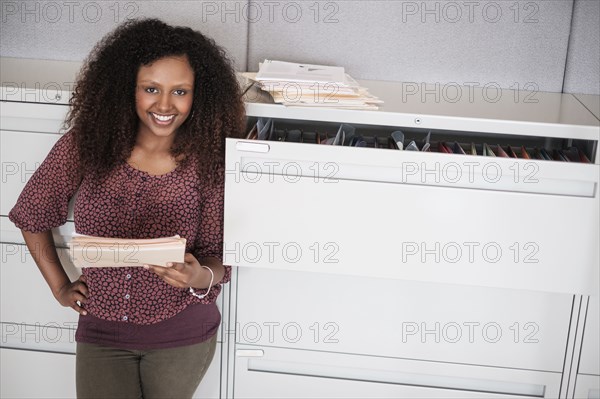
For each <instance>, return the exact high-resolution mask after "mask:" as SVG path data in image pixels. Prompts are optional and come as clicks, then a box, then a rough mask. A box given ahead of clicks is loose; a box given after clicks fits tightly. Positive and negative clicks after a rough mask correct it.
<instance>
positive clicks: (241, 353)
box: [235, 349, 265, 357]
mask: <svg viewBox="0 0 600 399" xmlns="http://www.w3.org/2000/svg"><path fill="white" fill-rule="evenodd" d="M264 355H265V351H264V350H262V349H238V350H236V351H235V356H236V357H263V356H264Z"/></svg>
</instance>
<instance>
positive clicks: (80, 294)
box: [55, 276, 88, 316]
mask: <svg viewBox="0 0 600 399" xmlns="http://www.w3.org/2000/svg"><path fill="white" fill-rule="evenodd" d="M55 296H56V299H57V300H58V302H60V304H61V305H63V306H66V307H70V308H73V309H75V311H77V312H78V313H80V314H82V315H84V316H85V315H87V312H86V310H85V309H84V308H83V307H82V304H84V303H85V302H86V300H87V296H88V288H87V285H86V284H85V276H80V277H79V278H78V279H77V280H75V281H73V282H72V283H71V282H69V283H67V284H65V285H63V286H62V287H61V288H60V289H59V290H58V292H57V293H56V295H55Z"/></svg>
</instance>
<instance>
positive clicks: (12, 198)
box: [0, 130, 60, 216]
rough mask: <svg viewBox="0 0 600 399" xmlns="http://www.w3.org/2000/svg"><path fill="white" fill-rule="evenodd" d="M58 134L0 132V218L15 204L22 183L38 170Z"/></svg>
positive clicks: (58, 136) (22, 185)
mask: <svg viewBox="0 0 600 399" xmlns="http://www.w3.org/2000/svg"><path fill="white" fill-rule="evenodd" d="M59 138H60V135H59V134H47V133H31V132H22V131H9V130H1V131H0V144H1V150H0V153H1V155H2V181H1V183H0V186H1V187H2V199H1V202H0V214H1V215H4V216H6V215H8V212H10V210H11V209H12V207H13V206H14V205H15V203H16V202H17V199H18V198H19V195H20V194H21V191H23V187H24V186H25V183H27V181H28V180H29V178H30V177H31V176H32V175H33V173H34V172H35V170H36V169H37V168H38V167H39V166H40V164H41V163H42V161H43V160H44V159H45V158H46V155H48V152H50V149H51V148H52V146H53V145H54V144H55V143H56V141H57V140H58V139H59Z"/></svg>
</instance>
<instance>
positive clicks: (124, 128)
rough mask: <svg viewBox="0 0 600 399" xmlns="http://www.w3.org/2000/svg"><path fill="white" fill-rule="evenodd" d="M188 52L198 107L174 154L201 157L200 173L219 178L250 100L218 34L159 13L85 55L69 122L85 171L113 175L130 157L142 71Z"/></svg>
mask: <svg viewBox="0 0 600 399" xmlns="http://www.w3.org/2000/svg"><path fill="white" fill-rule="evenodd" d="M183 55H185V56H187V58H188V61H189V63H190V65H191V67H192V69H193V70H194V100H193V104H192V111H193V113H191V114H190V116H189V117H188V119H187V120H186V121H185V122H184V123H183V124H182V125H181V126H180V127H179V129H178V130H177V134H176V137H175V141H174V143H173V146H172V148H171V154H172V155H173V157H174V158H175V159H181V158H183V159H184V161H183V162H186V161H187V160H188V159H190V158H196V159H197V160H198V173H199V175H200V176H203V178H204V179H207V178H208V181H209V182H213V183H214V182H215V181H216V179H217V178H218V177H219V176H221V175H222V173H223V170H224V153H225V137H239V136H240V135H241V133H242V132H243V129H244V126H245V112H244V104H243V102H242V99H241V92H240V88H239V86H238V83H237V80H236V76H235V71H234V69H233V66H232V63H231V61H230V60H229V59H228V57H227V56H226V54H225V51H224V50H223V49H222V48H221V47H219V46H217V45H216V44H215V42H214V40H212V39H210V38H208V37H206V36H204V35H203V34H201V33H200V32H197V31H194V30H193V29H191V28H188V27H174V26H170V25H167V24H165V23H164V22H162V21H160V20H157V19H141V20H130V21H127V22H125V23H123V24H122V25H120V26H119V27H117V28H116V29H115V30H114V31H113V32H111V33H109V34H108V35H107V36H105V37H104V38H103V39H102V40H101V41H100V42H99V43H98V44H97V45H96V47H94V49H93V50H92V52H91V53H90V55H89V56H88V58H87V59H86V61H85V63H84V65H83V67H82V69H81V71H80V73H79V77H78V80H77V83H76V85H75V91H74V93H73V96H72V97H71V100H70V105H71V110H70V112H69V114H68V116H67V118H66V120H65V128H66V129H67V130H70V131H72V134H73V135H74V143H75V145H76V147H77V154H78V156H79V159H80V164H81V170H80V173H81V176H83V175H88V174H89V175H92V176H95V177H97V178H102V177H106V175H107V174H108V173H109V172H110V171H111V170H112V169H113V168H114V167H115V166H117V165H118V164H119V163H122V162H124V161H126V160H127V159H128V158H129V156H130V155H131V151H132V150H133V147H134V145H135V142H136V135H137V131H138V124H139V118H138V116H137V114H136V111H135V89H136V81H137V73H138V70H139V68H140V67H141V66H142V65H148V64H151V63H152V62H154V61H156V60H158V59H161V58H164V57H168V56H183Z"/></svg>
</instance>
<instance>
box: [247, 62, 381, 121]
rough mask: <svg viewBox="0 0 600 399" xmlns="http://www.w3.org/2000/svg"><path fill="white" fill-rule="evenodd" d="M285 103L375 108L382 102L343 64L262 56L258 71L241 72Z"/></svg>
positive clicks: (275, 99)
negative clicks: (269, 58)
mask: <svg viewBox="0 0 600 399" xmlns="http://www.w3.org/2000/svg"><path fill="white" fill-rule="evenodd" d="M244 76H246V77H247V78H248V79H250V80H253V81H255V82H257V83H258V85H259V87H260V88H261V89H262V90H264V91H266V92H268V93H269V94H270V95H271V96H272V97H273V101H275V102H276V103H279V104H284V105H286V106H296V107H329V108H343V109H378V106H377V104H381V103H383V101H381V100H379V99H378V98H377V97H375V96H373V95H371V94H369V92H368V90H367V89H366V88H364V87H360V85H359V84H358V82H357V81H356V80H354V79H353V78H352V77H351V76H350V75H348V74H347V73H345V72H344V68H343V67H336V66H325V65H310V64H295V63H292V62H283V61H271V60H265V61H264V62H262V63H261V64H260V66H259V71H258V73H255V74H254V73H246V74H244Z"/></svg>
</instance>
